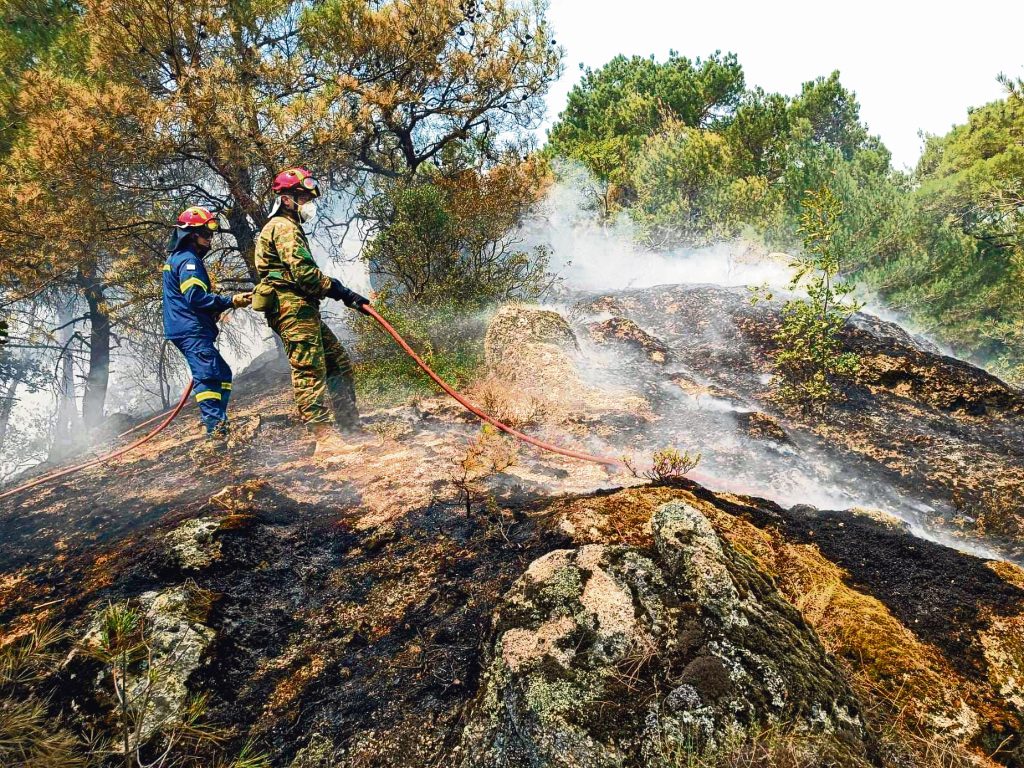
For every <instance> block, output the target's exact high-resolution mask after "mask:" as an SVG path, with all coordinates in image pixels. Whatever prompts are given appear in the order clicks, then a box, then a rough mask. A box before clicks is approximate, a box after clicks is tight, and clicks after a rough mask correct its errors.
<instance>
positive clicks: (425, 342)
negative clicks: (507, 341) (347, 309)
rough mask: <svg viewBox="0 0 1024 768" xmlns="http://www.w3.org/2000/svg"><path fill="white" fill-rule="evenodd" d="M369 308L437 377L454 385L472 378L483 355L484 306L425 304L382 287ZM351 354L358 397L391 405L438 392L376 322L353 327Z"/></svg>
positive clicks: (478, 368)
mask: <svg viewBox="0 0 1024 768" xmlns="http://www.w3.org/2000/svg"><path fill="white" fill-rule="evenodd" d="M374 308H375V309H376V310H377V311H378V312H380V314H381V315H382V316H383V317H384V318H385V319H386V320H387V321H388V322H389V323H391V325H393V326H394V328H395V330H397V331H398V332H399V333H400V334H401V335H402V336H403V337H404V338H405V339H406V341H408V342H409V344H410V345H411V346H412V348H413V349H415V350H416V352H417V354H418V355H419V356H420V357H421V358H422V359H423V361H424V362H425V363H426V364H427V365H429V366H430V367H431V368H432V369H433V370H434V371H435V372H436V373H437V374H438V375H439V376H440V377H441V378H442V379H444V380H445V381H447V382H448V383H450V384H451V385H453V386H454V387H456V388H459V387H463V386H465V385H466V384H467V383H469V382H470V381H471V380H472V379H474V378H475V377H476V375H477V373H478V372H479V370H480V368H481V366H482V365H483V359H484V354H483V341H482V339H483V334H484V331H485V330H486V322H487V321H486V314H485V312H484V311H483V310H478V311H472V312H467V311H466V309H465V308H464V307H462V306H459V305H457V304H454V303H447V304H442V305H439V306H426V305H424V304H420V303H417V302H415V301H413V300H411V299H410V298H409V297H408V296H405V295H403V294H400V293H398V294H395V293H391V292H387V291H385V292H383V293H381V294H378V296H377V298H376V300H375V301H374ZM356 353H357V356H358V359H359V362H358V363H357V365H356V387H357V390H358V395H359V398H360V399H366V400H369V401H370V402H373V403H379V404H382V405H394V404H397V403H400V402H404V401H406V400H407V399H409V398H410V397H419V396H426V395H432V394H434V393H436V392H437V391H438V390H437V386H436V385H435V384H434V383H433V382H432V381H431V380H430V379H428V378H427V376H426V374H424V373H423V372H422V371H421V370H420V369H419V367H418V366H417V365H416V363H415V362H414V361H413V360H411V359H410V358H409V357H408V356H407V355H406V354H405V352H403V351H402V350H401V348H400V347H398V345H397V344H396V343H395V342H394V340H392V338H391V337H390V336H389V335H388V334H387V333H385V332H384V330H383V329H382V328H381V327H380V326H379V325H378V324H377V323H372V322H367V323H359V324H358V325H357V326H356Z"/></svg>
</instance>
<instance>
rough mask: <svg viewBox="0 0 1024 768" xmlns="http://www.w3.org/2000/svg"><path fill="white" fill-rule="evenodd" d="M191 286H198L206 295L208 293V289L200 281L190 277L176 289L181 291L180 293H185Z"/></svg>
mask: <svg viewBox="0 0 1024 768" xmlns="http://www.w3.org/2000/svg"><path fill="white" fill-rule="evenodd" d="M193 285H197V286H199V287H200V288H202V289H203V290H204V291H206V292H207V293H209V292H210V287H209V286H208V285H207V284H206V283H204V282H203V281H202V280H200V279H199V278H198V277H190V278H189V279H188V280H186V281H185V282H184V283H182V284H181V285H180V286H178V287H179V288H180V289H181V292H182V293H185V291H187V290H188V289H189V288H191V287H192V286H193Z"/></svg>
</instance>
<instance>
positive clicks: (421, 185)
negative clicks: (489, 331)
mask: <svg viewBox="0 0 1024 768" xmlns="http://www.w3.org/2000/svg"><path fill="white" fill-rule="evenodd" d="M544 173H545V171H544V169H543V168H542V167H540V166H538V165H537V164H535V163H534V162H532V161H526V162H519V163H515V162H509V163H506V164H504V165H502V166H500V167H496V168H493V169H490V170H489V171H477V170H470V171H465V172H462V173H458V174H453V175H446V174H443V173H436V174H433V175H432V176H431V177H430V178H428V179H424V180H416V181H411V182H407V181H396V182H392V183H389V184H386V185H383V186H382V188H381V190H380V191H379V193H378V194H377V195H375V196H374V197H373V198H371V199H370V200H369V201H367V203H366V204H365V206H364V215H365V216H366V218H367V219H368V220H370V221H375V222H378V227H377V231H376V235H375V237H374V239H373V240H372V241H371V242H370V244H369V245H368V246H367V248H366V249H365V252H364V253H363V258H364V259H365V260H366V262H367V264H368V266H369V269H370V273H371V275H373V276H374V278H375V279H376V282H377V285H378V288H379V291H378V295H377V297H376V299H375V302H374V304H375V306H376V308H377V309H378V311H380V312H381V313H382V314H383V315H384V316H385V317H386V318H387V319H388V320H389V321H390V322H391V323H392V324H393V325H394V326H395V328H396V329H397V330H398V332H399V333H401V334H402V336H403V337H405V338H406V339H407V340H408V341H409V342H410V344H412V346H413V347H414V348H415V349H416V350H417V351H418V352H419V354H420V355H421V356H422V357H423V358H424V360H425V361H426V362H427V364H428V365H430V366H431V367H432V368H433V369H434V370H435V371H437V373H438V374H439V375H441V376H442V378H444V379H446V380H448V381H450V382H451V383H453V384H455V385H456V386H460V385H463V384H465V383H467V382H468V381H469V380H470V379H471V378H472V377H473V376H474V375H475V373H476V372H477V371H478V370H479V366H480V364H481V361H482V347H483V344H482V338H483V333H484V330H485V325H484V322H483V317H484V313H485V311H486V309H487V308H488V307H490V306H493V305H495V304H498V303H501V302H503V301H507V300H509V299H513V298H515V299H527V300H529V299H536V298H538V297H540V296H542V295H543V294H544V293H545V292H546V291H547V290H548V288H549V287H550V286H551V284H552V282H553V281H554V279H555V278H554V276H553V275H552V274H551V273H550V272H549V271H548V269H547V267H548V259H549V253H548V251H547V250H546V249H545V248H537V249H534V250H532V251H526V250H523V249H521V248H519V247H517V246H518V242H517V240H516V235H515V231H516V230H515V225H516V223H517V222H518V221H519V220H520V218H521V217H522V215H523V214H524V213H525V211H526V210H527V209H528V208H529V206H530V205H532V204H533V201H534V199H535V195H536V189H537V186H538V185H539V184H541V183H542V179H543V176H544ZM356 335H357V342H356V348H357V352H358V356H359V360H360V363H359V365H358V367H357V374H358V375H357V386H358V387H359V389H360V391H361V394H362V395H364V396H369V397H370V398H371V399H373V400H376V401H381V400H383V401H385V402H396V401H401V400H403V399H405V398H406V397H408V396H410V395H416V394H426V393H430V392H433V391H434V390H435V387H434V385H433V384H431V383H430V381H429V380H428V379H427V378H426V377H425V376H424V374H423V373H422V372H420V371H419V369H418V368H417V367H416V365H415V363H413V362H412V361H411V360H410V359H409V358H408V357H407V356H406V355H405V353H404V352H403V351H402V350H401V349H400V348H399V347H398V346H397V345H396V344H395V343H394V342H393V341H392V340H391V338H390V337H389V336H387V335H386V334H384V332H383V331H382V330H381V329H380V328H379V327H378V326H376V324H372V323H360V324H358V325H357V326H356Z"/></svg>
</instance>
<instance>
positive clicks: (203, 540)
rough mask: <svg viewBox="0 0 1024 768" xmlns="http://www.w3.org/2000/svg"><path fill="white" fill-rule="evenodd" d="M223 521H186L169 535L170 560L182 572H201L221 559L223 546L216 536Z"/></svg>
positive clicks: (203, 518)
mask: <svg viewBox="0 0 1024 768" xmlns="http://www.w3.org/2000/svg"><path fill="white" fill-rule="evenodd" d="M220 524H221V521H220V520H217V519H214V518H211V517H200V518H197V519H195V520H186V521H185V522H184V523H182V524H181V525H179V526H178V527H177V528H175V529H174V530H172V531H170V532H169V533H168V534H167V537H166V541H167V549H168V552H169V555H170V558H171V559H172V560H173V561H174V563H175V564H176V565H177V566H178V567H180V568H181V569H182V570H186V571H199V570H202V569H203V568H206V567H208V566H210V565H212V564H213V563H214V562H215V561H217V560H219V559H220V557H221V545H220V542H219V541H218V540H217V539H216V538H215V536H214V534H215V533H216V532H217V530H218V529H219V528H220Z"/></svg>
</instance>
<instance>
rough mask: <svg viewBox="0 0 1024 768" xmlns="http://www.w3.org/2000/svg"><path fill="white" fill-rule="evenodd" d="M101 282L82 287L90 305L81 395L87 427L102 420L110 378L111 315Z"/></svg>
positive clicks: (89, 428) (92, 427)
mask: <svg viewBox="0 0 1024 768" xmlns="http://www.w3.org/2000/svg"><path fill="white" fill-rule="evenodd" d="M103 290H104V286H103V284H102V283H100V282H99V281H98V280H95V279H94V280H92V281H91V282H90V283H89V284H88V285H86V287H85V291H84V294H85V301H86V303H87V304H88V306H89V313H88V317H89V326H90V331H89V371H88V373H87V374H86V377H85V393H84V394H83V396H82V421H83V422H84V423H85V428H86V430H92V429H95V428H96V427H98V426H99V425H100V424H101V423H102V422H103V406H104V405H105V404H106V401H107V384H108V383H109V381H110V316H109V315H108V314H107V310H106V306H105V304H104V298H105V297H104V295H103Z"/></svg>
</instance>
